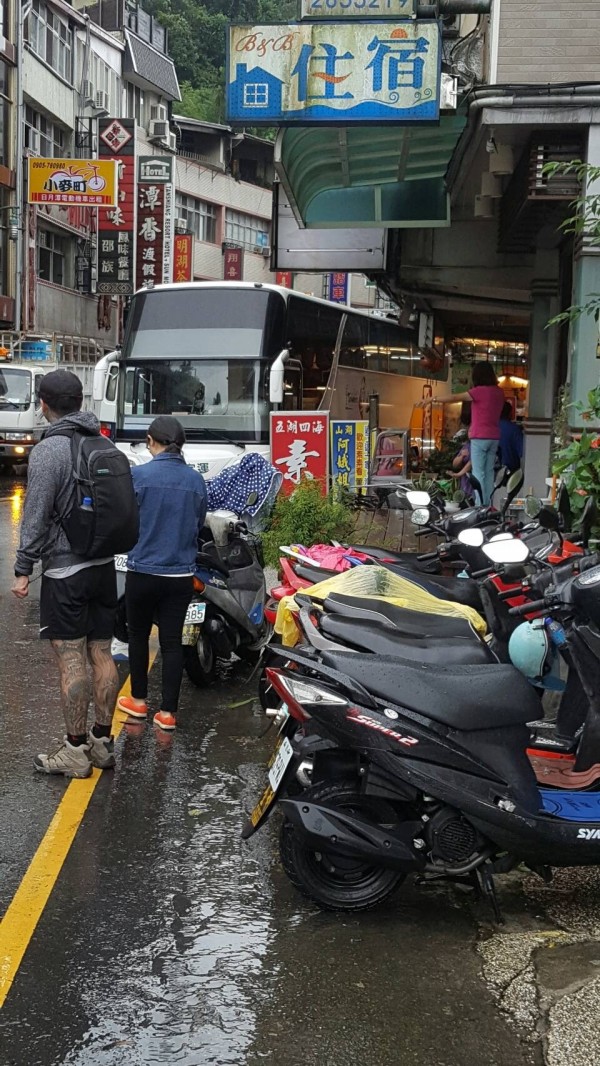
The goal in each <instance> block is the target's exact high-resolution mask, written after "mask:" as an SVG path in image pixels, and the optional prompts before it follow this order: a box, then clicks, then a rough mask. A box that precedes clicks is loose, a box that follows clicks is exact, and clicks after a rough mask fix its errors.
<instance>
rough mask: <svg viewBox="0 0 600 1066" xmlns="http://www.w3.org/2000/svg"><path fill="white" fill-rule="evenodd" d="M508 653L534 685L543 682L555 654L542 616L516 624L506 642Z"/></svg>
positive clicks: (515, 664)
mask: <svg viewBox="0 0 600 1066" xmlns="http://www.w3.org/2000/svg"><path fill="white" fill-rule="evenodd" d="M508 654H509V656H510V661H511V663H512V664H513V666H516V668H517V670H520V671H521V673H522V674H525V677H526V678H527V680H528V681H532V682H533V683H534V684H536V685H541V684H543V679H544V678H545V677H546V675H547V674H549V673H550V671H551V669H552V665H553V663H554V659H555V654H556V653H555V651H554V646H553V644H552V642H551V641H550V639H549V637H548V634H547V632H546V627H545V625H544V620H543V618H536V619H534V621H533V622H523V623H522V624H521V625H520V626H517V628H516V629H515V630H514V632H513V633H512V635H511V638H510V640H509V642H508Z"/></svg>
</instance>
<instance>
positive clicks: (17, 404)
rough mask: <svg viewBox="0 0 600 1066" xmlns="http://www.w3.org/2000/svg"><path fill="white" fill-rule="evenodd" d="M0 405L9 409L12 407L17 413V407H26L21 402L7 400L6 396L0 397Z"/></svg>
mask: <svg viewBox="0 0 600 1066" xmlns="http://www.w3.org/2000/svg"><path fill="white" fill-rule="evenodd" d="M0 403H2V404H4V406H5V407H8V406H9V405H10V406H11V407H14V408H15V409H16V410H17V411H18V409H19V407H26V406H27V405H26V404H25V403H24V402H23V401H22V400H7V398H6V396H0Z"/></svg>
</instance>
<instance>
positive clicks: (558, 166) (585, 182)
mask: <svg viewBox="0 0 600 1066" xmlns="http://www.w3.org/2000/svg"><path fill="white" fill-rule="evenodd" d="M542 173H543V175H544V176H545V177H548V178H553V177H557V176H560V175H563V176H566V175H569V174H571V175H574V176H575V177H576V179H577V181H578V182H579V185H580V188H581V189H582V190H585V191H582V192H581V194H580V195H579V196H576V197H575V198H574V199H573V200H572V201H571V203H570V208H571V214H570V215H569V216H568V218H566V219H565V220H564V222H562V223H561V226H560V229H562V230H563V232H564V233H572V234H574V235H576V236H581V235H583V234H585V238H586V241H587V242H588V243H590V244H600V167H593V166H591V165H590V164H589V163H583V162H582V161H581V159H573V160H572V161H571V162H570V163H547V164H546V166H545V167H543V169H542ZM596 189H597V191H596ZM581 315H593V316H594V318H595V319H596V322H598V320H599V319H600V293H598V292H592V293H589V295H588V298H587V299H586V301H585V303H583V304H572V305H571V307H567V309H566V310H565V311H561V313H560V314H558V315H555V316H554V318H551V319H550V321H549V323H548V325H549V326H556V325H561V324H562V323H563V322H574V321H575V320H576V319H578V318H580V317H581Z"/></svg>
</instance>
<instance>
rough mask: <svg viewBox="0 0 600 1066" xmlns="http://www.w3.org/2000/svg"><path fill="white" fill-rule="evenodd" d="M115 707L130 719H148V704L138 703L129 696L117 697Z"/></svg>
mask: <svg viewBox="0 0 600 1066" xmlns="http://www.w3.org/2000/svg"><path fill="white" fill-rule="evenodd" d="M117 707H118V709H119V710H120V711H123V712H124V714H128V715H129V717H130V718H147V717H148V704H147V703H138V702H137V700H134V699H133V698H132V697H131V696H119V698H118V700H117Z"/></svg>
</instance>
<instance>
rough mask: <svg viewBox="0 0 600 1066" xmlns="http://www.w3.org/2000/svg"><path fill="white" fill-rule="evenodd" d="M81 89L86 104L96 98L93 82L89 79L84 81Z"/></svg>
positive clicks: (91, 102)
mask: <svg viewBox="0 0 600 1066" xmlns="http://www.w3.org/2000/svg"><path fill="white" fill-rule="evenodd" d="M81 91H82V94H83V98H84V100H85V102H86V104H93V102H94V100H95V99H96V93H95V90H94V86H93V83H92V82H91V81H84V83H83V86H82V89H81Z"/></svg>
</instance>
